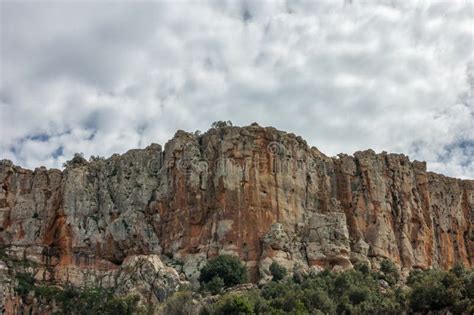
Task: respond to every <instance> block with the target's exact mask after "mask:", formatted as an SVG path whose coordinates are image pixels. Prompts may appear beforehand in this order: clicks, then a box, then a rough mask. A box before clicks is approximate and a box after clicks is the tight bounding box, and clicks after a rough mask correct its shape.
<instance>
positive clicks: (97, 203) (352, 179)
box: [0, 125, 474, 283]
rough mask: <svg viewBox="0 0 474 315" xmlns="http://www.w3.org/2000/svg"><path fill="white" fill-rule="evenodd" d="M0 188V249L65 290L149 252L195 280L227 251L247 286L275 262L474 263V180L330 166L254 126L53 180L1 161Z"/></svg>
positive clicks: (392, 166) (312, 151)
mask: <svg viewBox="0 0 474 315" xmlns="http://www.w3.org/2000/svg"><path fill="white" fill-rule="evenodd" d="M0 187H1V190H0V226H1V231H0V244H1V246H2V247H4V250H5V251H6V252H7V253H9V255H13V256H17V257H21V258H23V257H27V256H28V259H30V260H35V261H40V262H42V264H43V267H45V268H46V267H48V268H46V269H45V270H47V272H45V273H44V274H45V275H44V278H45V279H51V278H54V279H56V280H57V281H60V282H62V281H66V280H67V277H71V274H74V275H75V277H76V282H78V283H80V282H81V281H82V280H81V279H83V276H82V275H81V273H84V274H85V273H87V272H89V273H90V270H97V271H100V272H105V271H107V270H114V269H117V268H119V266H120V265H121V264H122V263H123V262H124V261H125V259H126V258H127V257H132V256H136V255H151V254H156V255H162V257H169V258H171V259H173V260H174V261H177V260H179V261H182V263H183V266H182V270H181V271H182V272H183V273H184V274H185V275H186V276H187V278H188V279H190V280H191V281H193V279H194V280H195V279H196V278H197V276H198V269H199V266H201V265H202V264H203V261H205V259H206V258H208V257H212V256H216V255H218V254H223V253H231V254H236V255H238V256H240V257H241V259H242V260H244V261H245V262H246V263H247V265H248V266H249V267H250V269H251V270H252V272H253V277H254V278H255V279H257V278H258V277H259V276H262V277H265V276H266V274H267V271H268V270H267V269H268V266H269V265H270V263H271V261H272V260H277V261H279V262H281V263H282V264H283V265H285V266H288V268H290V269H291V268H293V267H301V268H310V267H311V266H315V268H316V267H317V268H334V270H340V269H341V268H342V269H345V268H350V267H351V265H352V263H355V262H357V261H361V260H362V261H367V262H370V263H371V264H372V266H374V267H377V266H378V264H379V262H380V261H381V260H382V259H384V258H389V259H392V260H393V261H394V262H396V263H397V264H398V265H399V266H400V268H401V269H405V270H409V269H411V268H415V267H416V268H428V267H431V266H435V267H441V268H449V267H451V266H453V264H454V263H455V262H461V263H463V264H465V265H466V266H472V264H473V252H472V250H473V245H472V240H473V238H474V235H473V232H472V223H471V217H473V212H474V181H472V180H459V179H453V178H449V177H446V176H443V175H439V174H434V173H431V172H427V171H426V165H425V163H422V162H417V161H415V162H411V161H410V160H409V159H408V157H406V156H404V155H401V154H387V153H385V152H384V153H381V154H376V153H375V152H373V151H372V150H367V151H363V152H356V153H355V154H354V156H349V155H343V154H341V155H339V156H338V157H337V158H330V157H327V156H325V155H324V154H322V153H321V152H319V151H318V150H317V149H316V148H310V147H308V145H307V144H306V142H305V141H304V140H302V139H301V138H300V137H296V136H295V135H293V134H288V133H285V132H282V131H278V130H276V129H274V128H261V127H259V126H257V125H252V126H249V127H243V128H239V127H222V128H217V129H211V130H209V131H208V132H207V133H205V134H204V135H202V136H196V135H194V134H190V133H186V132H183V131H178V132H177V133H176V135H175V137H174V138H173V139H172V140H170V141H169V142H168V143H167V144H166V145H165V150H164V151H162V149H161V147H160V146H159V145H156V144H153V145H151V146H149V147H147V148H146V149H143V150H131V151H128V152H127V153H125V154H123V155H114V156H112V157H110V158H108V159H95V160H93V161H90V162H87V161H85V160H81V159H75V160H73V161H71V162H70V163H69V165H68V166H67V167H66V168H65V170H64V171H62V172H61V171H59V170H46V169H45V168H38V169H36V170H34V171H31V170H25V169H22V168H20V167H17V166H14V165H12V163H11V162H9V161H5V160H4V161H2V162H1V164H0ZM275 224H277V225H275ZM272 226H273V227H274V228H275V227H277V229H278V231H275V230H274V231H272ZM31 247H35V248H36V249H35V250H34V251H31V250H30V251H28V249H29V248H31ZM38 248H39V249H41V250H38ZM163 259H165V258H163ZM166 259H167V258H166ZM127 261H129V260H127ZM70 270H73V272H72V271H71V272H69V271H70Z"/></svg>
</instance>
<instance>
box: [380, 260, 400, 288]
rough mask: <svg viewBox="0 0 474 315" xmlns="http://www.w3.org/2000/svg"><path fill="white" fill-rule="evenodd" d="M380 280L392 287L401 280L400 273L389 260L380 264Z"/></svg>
mask: <svg viewBox="0 0 474 315" xmlns="http://www.w3.org/2000/svg"><path fill="white" fill-rule="evenodd" d="M380 272H381V274H380V278H381V279H383V280H385V281H387V282H388V284H390V285H395V284H396V283H397V282H398V281H399V280H400V273H399V272H398V269H397V266H395V264H394V263H393V262H391V261H390V260H388V259H385V260H383V261H382V263H381V264H380Z"/></svg>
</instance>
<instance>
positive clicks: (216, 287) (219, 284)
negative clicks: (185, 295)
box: [204, 276, 224, 294]
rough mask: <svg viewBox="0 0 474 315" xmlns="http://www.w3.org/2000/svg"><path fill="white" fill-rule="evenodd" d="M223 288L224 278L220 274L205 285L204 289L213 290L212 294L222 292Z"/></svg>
mask: <svg viewBox="0 0 474 315" xmlns="http://www.w3.org/2000/svg"><path fill="white" fill-rule="evenodd" d="M223 288H224V280H222V278H221V277H219V276H215V277H214V278H212V280H211V281H209V282H208V283H206V284H205V285H204V289H205V290H206V291H209V292H211V293H212V294H218V293H221V292H222V289H223Z"/></svg>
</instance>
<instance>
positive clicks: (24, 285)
mask: <svg viewBox="0 0 474 315" xmlns="http://www.w3.org/2000/svg"><path fill="white" fill-rule="evenodd" d="M16 279H17V286H16V288H15V291H16V292H17V293H18V294H19V295H20V296H21V297H22V298H26V297H27V296H28V295H29V294H33V295H34V296H35V297H36V298H37V299H39V300H40V301H41V302H43V304H46V305H52V303H53V302H54V304H55V305H56V308H57V310H56V311H55V312H54V313H55V314H72V315H75V314H111V315H112V314H123V315H127V314H136V313H137V312H138V311H139V308H138V301H139V300H138V297H137V296H126V297H119V296H115V295H114V294H113V291H112V290H111V289H104V288H95V287H93V288H76V287H72V286H66V287H65V288H61V287H57V286H51V285H40V284H37V283H36V280H35V278H34V277H33V275H32V274H30V273H17V274H16Z"/></svg>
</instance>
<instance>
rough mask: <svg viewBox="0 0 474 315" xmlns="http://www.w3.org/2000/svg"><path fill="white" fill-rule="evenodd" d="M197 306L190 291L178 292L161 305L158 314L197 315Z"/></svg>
mask: <svg viewBox="0 0 474 315" xmlns="http://www.w3.org/2000/svg"><path fill="white" fill-rule="evenodd" d="M195 307H196V305H195V304H194V303H193V294H192V292H190V291H181V292H176V293H175V294H173V295H172V296H170V297H169V298H167V299H166V300H165V302H164V303H163V304H162V305H161V307H160V308H159V310H158V314H160V315H161V314H162V315H186V314H195V313H196V312H195Z"/></svg>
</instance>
